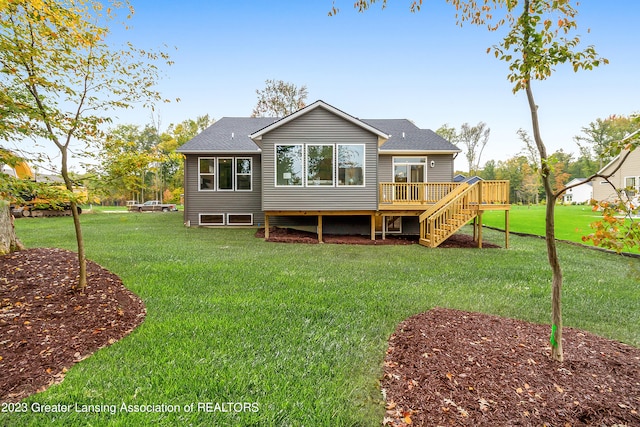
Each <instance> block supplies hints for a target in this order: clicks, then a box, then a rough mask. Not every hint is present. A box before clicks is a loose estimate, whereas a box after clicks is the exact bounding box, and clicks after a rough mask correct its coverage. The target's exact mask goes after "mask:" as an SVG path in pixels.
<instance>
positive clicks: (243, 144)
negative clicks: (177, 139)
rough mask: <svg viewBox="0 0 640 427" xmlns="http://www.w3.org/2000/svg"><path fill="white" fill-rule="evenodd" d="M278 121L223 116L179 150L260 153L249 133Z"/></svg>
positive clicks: (274, 119) (269, 118) (275, 119)
mask: <svg viewBox="0 0 640 427" xmlns="http://www.w3.org/2000/svg"><path fill="white" fill-rule="evenodd" d="M276 121H278V119H277V118H274V117H223V118H221V119H220V120H218V121H216V122H215V123H214V124H212V125H211V126H209V127H208V128H206V129H205V130H204V131H202V132H201V133H199V134H198V135H196V136H195V137H194V138H193V139H191V140H190V141H187V142H186V143H185V144H183V145H182V146H181V147H180V148H178V150H177V151H178V152H179V153H184V154H200V153H229V152H233V153H259V152H260V148H259V147H258V146H257V145H256V143H255V142H253V141H252V140H251V138H249V135H250V134H252V133H253V132H255V131H257V130H258V129H262V128H264V127H265V126H269V125H270V124H272V123H274V122H276Z"/></svg>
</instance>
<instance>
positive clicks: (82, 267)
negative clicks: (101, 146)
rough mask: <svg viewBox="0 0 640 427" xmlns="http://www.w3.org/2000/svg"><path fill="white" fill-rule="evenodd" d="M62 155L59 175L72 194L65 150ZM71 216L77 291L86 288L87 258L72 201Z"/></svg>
mask: <svg viewBox="0 0 640 427" xmlns="http://www.w3.org/2000/svg"><path fill="white" fill-rule="evenodd" d="M60 152H61V154H62V169H61V171H60V172H61V175H62V179H64V183H65V186H66V187H67V190H69V191H70V192H72V193H73V183H72V182H71V179H70V178H69V171H68V169H67V150H66V149H60ZM71 214H72V215H73V226H74V227H75V231H76V243H77V245H78V271H79V276H78V285H77V286H76V287H75V288H76V289H78V290H83V289H84V288H86V287H87V258H86V256H85V252H84V238H83V237H82V227H81V226H80V214H79V212H78V205H77V204H76V202H75V201H74V200H72V201H71Z"/></svg>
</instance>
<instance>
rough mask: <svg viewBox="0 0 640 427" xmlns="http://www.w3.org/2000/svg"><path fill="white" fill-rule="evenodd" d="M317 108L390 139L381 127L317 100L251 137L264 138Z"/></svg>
mask: <svg viewBox="0 0 640 427" xmlns="http://www.w3.org/2000/svg"><path fill="white" fill-rule="evenodd" d="M316 108H323V109H325V110H327V111H329V112H331V113H333V114H335V115H336V116H338V117H341V118H343V119H345V120H347V121H348V122H350V123H353V124H354V125H356V126H359V127H361V128H363V129H365V130H367V131H369V132H371V133H373V134H375V135H377V136H378V137H380V138H383V139H389V135H387V134H386V133H384V132H382V131H381V130H380V129H377V128H375V127H374V126H372V125H370V124H368V123H366V122H364V121H362V120H359V119H357V118H355V117H353V116H351V115H350V114H347V113H345V112H344V111H342V110H339V109H337V108H336V107H334V106H332V105H329V104H327V103H326V102H324V101H316V102H314V103H313V104H310V105H307V106H306V107H304V108H301V109H300V110H298V111H296V112H295V113H292V114H289V115H288V116H286V117H284V118H282V119H280V120H278V121H276V122H274V123H271V124H269V125H267V126H265V127H264V128H262V129H260V130H258V131H257V132H254V133H252V134H251V135H249V138H251V139H252V140H254V141H259V140H260V139H262V136H263V135H264V134H266V133H268V132H271V131H272V130H275V129H277V128H279V127H280V126H283V125H286V124H287V123H289V122H292V121H294V120H295V119H297V118H298V117H300V116H303V115H305V114H307V113H309V112H311V111H313V110H315V109H316Z"/></svg>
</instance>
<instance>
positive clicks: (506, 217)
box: [504, 209, 509, 249]
mask: <svg viewBox="0 0 640 427" xmlns="http://www.w3.org/2000/svg"><path fill="white" fill-rule="evenodd" d="M504 248H505V249H509V210H508V209H507V210H505V211H504Z"/></svg>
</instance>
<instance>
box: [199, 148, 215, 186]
mask: <svg viewBox="0 0 640 427" xmlns="http://www.w3.org/2000/svg"><path fill="white" fill-rule="evenodd" d="M201 160H213V164H214V166H213V172H208V173H205V174H203V173H202V172H200V161H201ZM202 175H206V176H211V175H213V188H204V189H203V188H201V186H200V177H201V176H202ZM217 177H218V160H217V159H216V158H215V157H209V156H203V157H198V191H206V192H210V191H216V187H217V183H218V179H217Z"/></svg>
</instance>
